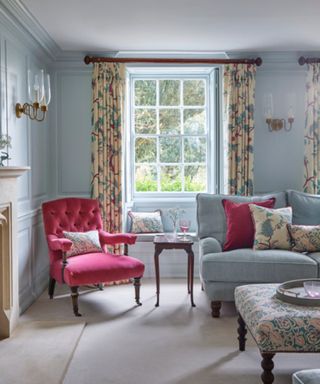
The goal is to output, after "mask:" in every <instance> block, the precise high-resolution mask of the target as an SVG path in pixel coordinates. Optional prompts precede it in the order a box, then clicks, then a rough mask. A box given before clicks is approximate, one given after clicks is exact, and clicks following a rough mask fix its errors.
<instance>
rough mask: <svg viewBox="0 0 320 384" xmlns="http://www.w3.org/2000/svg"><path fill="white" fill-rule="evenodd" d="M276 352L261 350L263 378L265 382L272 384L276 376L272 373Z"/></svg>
mask: <svg viewBox="0 0 320 384" xmlns="http://www.w3.org/2000/svg"><path fill="white" fill-rule="evenodd" d="M274 355H275V354H274V353H263V352H261V356H262V361H261V367H262V369H263V372H262V374H261V380H262V382H263V384H272V383H273V380H274V376H273V373H272V370H273V367H274V364H273V361H272V359H273V356H274Z"/></svg>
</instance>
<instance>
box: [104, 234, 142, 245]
mask: <svg viewBox="0 0 320 384" xmlns="http://www.w3.org/2000/svg"><path fill="white" fill-rule="evenodd" d="M99 237H100V243H101V245H102V246H103V245H115V244H130V245H131V244H134V243H135V242H136V240H137V235H135V234H133V233H114V234H112V233H109V232H106V231H99Z"/></svg>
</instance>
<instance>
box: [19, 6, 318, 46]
mask: <svg viewBox="0 0 320 384" xmlns="http://www.w3.org/2000/svg"><path fill="white" fill-rule="evenodd" d="M22 2H23V3H24V4H25V6H26V7H27V8H28V9H29V11H30V12H31V13H32V14H33V15H34V16H35V18H36V19H37V20H38V21H39V23H40V24H41V25H42V26H43V27H44V28H45V29H46V30H47V32H48V33H49V35H50V36H51V37H52V38H53V39H54V40H55V42H56V43H57V44H58V45H59V46H60V48H61V49H63V50H80V51H91V52H94V51H108V50H110V51H118V50H138V51H140V50H152V51H157V50H165V51H171V50H172V51H181V50H183V51H185V50H187V51H239V50H240V51H241V50H242V51H280V50H281V51H282V50H284V51H289V50H297V51H299V50H306V51H317V50H320V22H319V18H320V1H319V0H305V1H302V0H112V1H111V0H22Z"/></svg>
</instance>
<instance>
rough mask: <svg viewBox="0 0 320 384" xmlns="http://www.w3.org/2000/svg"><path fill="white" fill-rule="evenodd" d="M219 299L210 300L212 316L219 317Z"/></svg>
mask: <svg viewBox="0 0 320 384" xmlns="http://www.w3.org/2000/svg"><path fill="white" fill-rule="evenodd" d="M220 309H221V301H211V310H212V317H220Z"/></svg>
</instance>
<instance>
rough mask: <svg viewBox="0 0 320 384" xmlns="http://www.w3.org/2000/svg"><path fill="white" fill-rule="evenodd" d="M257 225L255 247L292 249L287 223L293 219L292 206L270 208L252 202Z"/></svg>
mask: <svg viewBox="0 0 320 384" xmlns="http://www.w3.org/2000/svg"><path fill="white" fill-rule="evenodd" d="M249 207H250V211H251V215H252V219H253V223H254V227H255V236H254V244H253V247H254V249H291V239H290V235H289V232H288V228H287V224H288V223H291V221H292V209H291V207H285V208H279V209H270V208H263V207H259V206H257V205H254V204H250V205H249Z"/></svg>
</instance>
